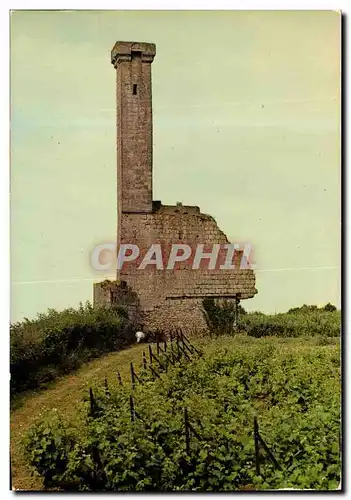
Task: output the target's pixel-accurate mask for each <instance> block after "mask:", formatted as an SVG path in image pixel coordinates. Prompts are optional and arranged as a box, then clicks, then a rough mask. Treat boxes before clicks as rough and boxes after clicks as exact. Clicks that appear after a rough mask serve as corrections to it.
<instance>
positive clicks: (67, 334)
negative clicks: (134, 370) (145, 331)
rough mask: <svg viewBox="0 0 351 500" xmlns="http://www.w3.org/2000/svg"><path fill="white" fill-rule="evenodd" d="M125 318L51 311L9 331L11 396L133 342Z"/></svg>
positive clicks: (89, 310)
mask: <svg viewBox="0 0 351 500" xmlns="http://www.w3.org/2000/svg"><path fill="white" fill-rule="evenodd" d="M133 333H134V331H133V328H132V325H130V324H129V323H128V320H127V318H126V316H125V315H121V314H120V312H119V313H117V312H116V311H114V310H111V309H95V308H93V307H92V306H91V304H90V303H89V302H87V303H86V304H85V306H83V305H80V307H79V309H78V310H75V309H66V310H64V311H61V312H58V311H56V310H54V309H49V310H48V312H47V313H46V314H39V315H38V316H37V318H36V319H34V320H28V319H25V320H24V321H22V322H18V323H15V324H12V325H11V327H10V349H11V352H10V363H11V366H10V370H11V393H12V394H14V393H18V392H21V391H23V390H26V389H29V388H34V387H39V386H41V385H43V384H44V383H46V382H49V381H50V380H53V379H54V378H55V377H57V376H58V375H60V374H63V373H68V372H69V371H71V370H73V369H75V368H77V367H78V366H79V365H81V364H82V363H84V362H85V361H87V360H89V359H91V358H93V357H95V356H98V355H100V354H102V353H104V352H109V351H115V350H117V349H120V348H123V347H125V346H126V345H128V344H130V343H132V342H133V341H134V337H133Z"/></svg>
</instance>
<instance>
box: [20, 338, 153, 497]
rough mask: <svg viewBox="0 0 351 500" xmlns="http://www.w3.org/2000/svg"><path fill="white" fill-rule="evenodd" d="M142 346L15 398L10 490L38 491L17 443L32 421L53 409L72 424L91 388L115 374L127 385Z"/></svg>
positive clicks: (137, 362)
mask: <svg viewBox="0 0 351 500" xmlns="http://www.w3.org/2000/svg"><path fill="white" fill-rule="evenodd" d="M143 350H145V345H138V346H133V347H131V348H129V349H126V350H123V351H120V352H113V353H110V354H107V355H105V356H103V357H101V358H98V359H95V360H94V361H91V362H90V363H87V364H86V365H84V366H83V367H82V368H81V369H79V370H78V371H77V372H75V373H74V374H72V375H67V376H65V377H62V378H60V379H59V380H58V381H57V382H55V383H53V384H52V385H51V387H50V388H48V389H46V390H42V391H36V392H29V393H27V394H25V395H24V396H22V397H20V398H17V399H16V400H15V402H14V404H13V410H12V411H11V456H12V464H11V465H12V486H13V488H14V489H25V490H28V489H29V490H37V489H42V481H41V480H40V478H37V477H32V476H31V471H30V469H29V467H28V465H26V463H25V461H24V458H23V450H22V446H21V439H22V437H23V435H24V434H25V432H26V431H27V430H28V429H29V427H30V426H31V425H32V424H33V423H34V421H35V420H36V419H37V418H38V417H39V416H40V415H42V414H43V413H44V412H45V411H46V410H48V409H52V408H57V410H58V411H59V412H60V413H62V414H63V415H65V416H67V418H69V419H70V420H72V421H74V419H75V417H76V416H77V405H79V404H80V402H81V401H82V397H83V396H84V395H87V394H88V391H89V387H91V386H92V385H96V384H97V385H98V384H103V383H104V380H105V377H107V378H108V379H109V382H110V383H113V381H115V383H116V385H117V379H116V370H118V371H119V372H120V374H121V377H122V380H125V381H127V380H128V381H129V380H130V376H129V370H130V363H131V362H133V363H135V366H136V367H139V366H140V362H141V356H142V351H143Z"/></svg>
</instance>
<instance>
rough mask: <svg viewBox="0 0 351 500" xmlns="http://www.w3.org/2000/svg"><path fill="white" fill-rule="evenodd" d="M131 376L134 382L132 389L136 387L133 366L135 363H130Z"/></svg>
mask: <svg viewBox="0 0 351 500" xmlns="http://www.w3.org/2000/svg"><path fill="white" fill-rule="evenodd" d="M130 378H131V382H132V389H134V387H135V377H134V368H133V363H130Z"/></svg>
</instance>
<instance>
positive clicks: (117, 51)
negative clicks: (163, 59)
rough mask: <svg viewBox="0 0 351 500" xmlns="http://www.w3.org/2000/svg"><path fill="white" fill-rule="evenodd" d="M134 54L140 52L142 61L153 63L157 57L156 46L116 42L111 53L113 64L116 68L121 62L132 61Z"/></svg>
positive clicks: (145, 43) (144, 43)
mask: <svg viewBox="0 0 351 500" xmlns="http://www.w3.org/2000/svg"><path fill="white" fill-rule="evenodd" d="M132 52H139V53H140V54H141V60H142V61H144V62H150V63H151V62H152V61H153V60H154V57H155V55H156V45H155V44H154V43H147V42H116V43H115V45H114V47H113V49H112V51H111V63H112V64H113V65H114V66H115V67H116V65H117V64H118V63H119V62H121V61H130V60H131V58H132Z"/></svg>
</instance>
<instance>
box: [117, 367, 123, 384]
mask: <svg viewBox="0 0 351 500" xmlns="http://www.w3.org/2000/svg"><path fill="white" fill-rule="evenodd" d="M117 380H118V382H119V385H123V382H122V377H121V374H120V373H119V371H118V370H117Z"/></svg>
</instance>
